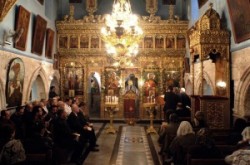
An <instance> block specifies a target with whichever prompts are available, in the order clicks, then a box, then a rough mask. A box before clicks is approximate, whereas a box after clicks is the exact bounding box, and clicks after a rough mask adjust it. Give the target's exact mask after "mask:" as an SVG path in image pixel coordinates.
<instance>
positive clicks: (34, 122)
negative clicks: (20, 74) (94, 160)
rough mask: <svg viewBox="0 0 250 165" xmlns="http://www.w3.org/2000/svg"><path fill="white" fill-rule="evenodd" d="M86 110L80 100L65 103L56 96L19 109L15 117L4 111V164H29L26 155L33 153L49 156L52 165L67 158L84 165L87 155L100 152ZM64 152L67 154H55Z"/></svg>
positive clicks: (0, 123) (0, 127)
mask: <svg viewBox="0 0 250 165" xmlns="http://www.w3.org/2000/svg"><path fill="white" fill-rule="evenodd" d="M86 109H87V108H86V105H85V103H84V102H79V100H78V99H77V98H75V99H66V100H65V101H62V100H60V99H59V98H57V97H55V98H53V99H50V100H49V101H47V100H45V99H42V100H41V101H40V102H38V101H35V102H33V103H27V104H26V105H25V106H20V107H16V109H15V112H14V113H13V114H12V115H11V114H10V112H9V111H7V110H2V111H1V117H0V149H1V154H0V161H1V163H0V164H17V163H24V164H25V161H27V160H26V156H27V155H26V154H32V153H46V154H47V155H48V157H49V158H48V159H47V160H48V161H49V162H48V164H60V163H58V162H60V161H59V160H57V158H58V159H61V158H63V157H65V156H66V157H68V159H69V162H74V163H77V164H82V162H83V160H84V157H86V153H88V152H89V151H99V149H98V148H97V147H98V144H97V143H96V135H95V130H94V127H93V124H92V123H90V120H89V117H88V115H87V111H86ZM60 149H61V151H67V154H66V155H57V154H58V153H60V152H54V151H55V150H59V151H60Z"/></svg>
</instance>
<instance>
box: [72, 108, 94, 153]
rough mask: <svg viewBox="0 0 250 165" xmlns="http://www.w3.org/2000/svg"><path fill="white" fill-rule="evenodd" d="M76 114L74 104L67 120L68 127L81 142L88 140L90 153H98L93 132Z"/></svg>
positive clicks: (77, 109) (76, 109) (76, 110)
mask: <svg viewBox="0 0 250 165" xmlns="http://www.w3.org/2000/svg"><path fill="white" fill-rule="evenodd" d="M78 114H79V107H78V106H77V105H76V104H73V105H72V112H71V113H70V115H69V117H68V120H67V121H68V124H69V127H70V128H71V130H72V131H73V132H76V133H78V134H80V135H81V139H82V140H88V142H89V144H90V150H91V151H99V149H97V148H95V147H97V145H96V136H95V132H94V130H93V129H92V128H91V127H89V126H88V125H86V124H84V123H83V122H82V120H81V118H80V117H79V115H78Z"/></svg>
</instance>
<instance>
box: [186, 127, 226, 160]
mask: <svg viewBox="0 0 250 165" xmlns="http://www.w3.org/2000/svg"><path fill="white" fill-rule="evenodd" d="M189 155H190V158H197V159H207V158H222V154H221V152H220V150H219V149H218V148H217V147H216V146H215V144H214V141H213V139H212V138H211V135H210V132H209V130H208V129H207V128H201V129H200V130H199V131H198V132H197V134H196V141H195V145H193V146H191V147H190V148H189Z"/></svg>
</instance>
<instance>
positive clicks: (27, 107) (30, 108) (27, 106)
mask: <svg viewBox="0 0 250 165" xmlns="http://www.w3.org/2000/svg"><path fill="white" fill-rule="evenodd" d="M24 109H25V111H26V112H31V111H32V110H33V105H32V104H31V103H27V104H26V105H25V108H24Z"/></svg>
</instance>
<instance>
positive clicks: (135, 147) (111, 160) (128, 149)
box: [83, 123, 160, 165]
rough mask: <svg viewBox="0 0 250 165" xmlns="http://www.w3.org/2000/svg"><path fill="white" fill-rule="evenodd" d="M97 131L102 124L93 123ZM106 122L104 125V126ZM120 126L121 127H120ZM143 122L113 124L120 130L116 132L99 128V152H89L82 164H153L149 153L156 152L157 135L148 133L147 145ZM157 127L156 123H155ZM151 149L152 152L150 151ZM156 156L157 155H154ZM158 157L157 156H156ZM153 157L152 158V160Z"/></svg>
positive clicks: (157, 147) (157, 149)
mask: <svg viewBox="0 0 250 165" xmlns="http://www.w3.org/2000/svg"><path fill="white" fill-rule="evenodd" d="M95 125H96V126H97V129H96V130H97V132H98V131H99V129H100V128H101V127H102V126H103V124H95ZM107 126H108V124H107V125H106V127H107ZM121 126H122V127H121ZM145 126H146V125H145V124H143V125H142V124H137V125H135V126H128V125H126V124H120V123H119V124H115V127H116V129H117V130H120V132H118V133H116V134H107V133H106V132H105V128H104V129H101V132H100V136H99V137H98V141H97V143H98V144H99V145H100V146H99V149H100V151H99V152H90V153H89V155H88V157H87V158H86V160H85V161H84V163H83V164H84V165H134V164H136V165H154V164H159V161H158V163H155V161H154V160H155V158H153V156H155V155H157V154H154V155H153V156H152V154H151V153H157V152H158V151H159V146H158V144H157V139H158V135H157V134H151V135H150V139H151V140H150V141H151V142H150V144H153V145H151V147H149V142H148V138H149V137H148V136H147V134H146V132H145V128H144V127H145ZM156 127H157V125H156ZM152 150H153V152H152ZM156 157H158V155H157V156H156ZM158 158H159V157H158ZM153 159H154V160H153ZM158 160H160V159H158Z"/></svg>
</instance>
